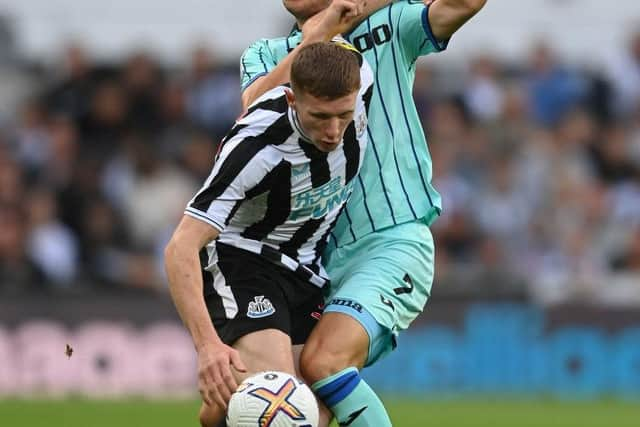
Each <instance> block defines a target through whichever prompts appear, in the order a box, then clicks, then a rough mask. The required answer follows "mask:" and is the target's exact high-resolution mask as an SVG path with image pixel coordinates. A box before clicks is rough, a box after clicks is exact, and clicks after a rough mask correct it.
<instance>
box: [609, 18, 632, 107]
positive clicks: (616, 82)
mask: <svg viewBox="0 0 640 427" xmlns="http://www.w3.org/2000/svg"><path fill="white" fill-rule="evenodd" d="M606 64H607V67H606V69H607V75H608V79H609V82H610V84H611V85H612V86H613V88H614V92H615V97H614V99H613V101H614V102H613V105H612V109H613V110H614V111H615V112H616V113H617V114H618V115H619V116H622V117H624V116H628V115H631V114H633V113H634V112H635V111H636V110H637V109H638V108H640V30H639V31H637V32H636V33H635V34H633V35H632V36H631V37H630V39H629V42H628V44H626V45H625V49H624V50H623V51H621V52H618V53H617V55H615V56H614V57H613V58H611V59H610V60H608V61H607V62H606Z"/></svg>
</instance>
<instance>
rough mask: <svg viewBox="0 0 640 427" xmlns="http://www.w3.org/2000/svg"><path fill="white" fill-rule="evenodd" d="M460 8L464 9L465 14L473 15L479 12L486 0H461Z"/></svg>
mask: <svg viewBox="0 0 640 427" xmlns="http://www.w3.org/2000/svg"><path fill="white" fill-rule="evenodd" d="M461 3H462V6H461V8H463V9H464V13H465V15H467V16H473V15H475V14H476V13H478V12H480V9H482V8H483V7H484V5H485V4H486V3H487V0H463V1H462V2H461Z"/></svg>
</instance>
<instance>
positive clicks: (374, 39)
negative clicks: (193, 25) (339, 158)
mask: <svg viewBox="0 0 640 427" xmlns="http://www.w3.org/2000/svg"><path fill="white" fill-rule="evenodd" d="M344 37H345V38H346V39H347V40H348V41H350V42H351V43H352V44H353V45H354V46H355V47H356V48H357V49H358V50H359V51H360V52H362V54H363V55H364V57H365V59H366V60H367V61H368V62H369V64H370V65H371V68H372V70H373V72H374V75H375V81H374V90H373V97H372V100H371V104H370V107H369V125H368V129H367V131H368V136H369V145H368V148H367V151H366V153H365V158H364V163H363V166H362V169H361V172H360V176H359V178H358V182H357V183H356V185H355V187H354V191H353V194H352V196H351V199H350V200H349V202H348V203H347V206H346V209H345V211H344V212H343V213H342V215H341V216H340V218H339V220H338V223H337V224H336V228H335V230H334V232H333V235H332V240H331V241H332V243H333V244H334V245H336V246H338V247H341V246H344V245H346V244H349V243H351V242H354V241H356V240H358V239H360V238H361V237H363V236H366V235H367V234H369V233H371V232H373V231H378V230H382V229H385V228H387V227H390V226H393V225H398V224H403V223H406V222H409V221H414V220H420V219H421V220H424V221H426V222H427V223H430V222H431V221H432V220H433V219H434V218H435V217H436V216H437V215H438V214H439V213H440V211H441V206H442V205H441V199H440V195H439V194H438V192H437V191H436V190H435V188H433V186H432V185H431V175H432V169H431V156H430V155H429V150H428V147H427V142H426V138H425V135H424V131H423V130H422V126H421V124H420V118H419V116H418V112H417V110H416V107H415V103H414V101H413V95H412V92H413V82H414V78H415V62H416V60H417V58H418V57H420V56H422V55H426V54H429V53H432V52H438V51H442V50H444V49H445V48H446V42H440V41H438V40H436V39H435V37H434V36H433V34H432V32H431V27H430V25H429V20H428V7H426V6H424V4H423V3H422V2H421V1H399V2H394V3H392V4H391V5H389V6H387V7H385V8H383V9H381V10H379V11H378V12H376V13H375V14H373V15H372V16H370V17H369V18H368V19H367V20H366V21H364V22H362V23H361V24H360V25H359V26H358V27H356V28H355V29H354V30H353V31H352V32H351V33H349V34H345V35H344ZM301 38H302V33H301V32H300V31H299V30H297V28H294V29H293V31H292V32H291V33H290V34H289V36H287V37H281V38H276V39H262V40H259V41H257V42H255V43H254V44H252V45H251V46H250V47H249V48H248V49H247V50H246V51H245V52H244V54H243V55H242V58H241V73H242V76H241V79H242V88H243V89H244V88H246V87H247V86H249V85H250V84H251V83H252V82H253V81H254V80H255V79H257V78H259V77H260V76H263V75H265V74H267V73H268V72H269V71H271V70H272V69H273V68H274V67H275V66H276V65H277V64H278V62H279V61H281V60H282V59H283V58H284V57H285V56H286V55H287V54H288V53H289V52H290V51H291V50H293V49H294V48H295V47H296V46H297V45H298V43H300V40H301Z"/></svg>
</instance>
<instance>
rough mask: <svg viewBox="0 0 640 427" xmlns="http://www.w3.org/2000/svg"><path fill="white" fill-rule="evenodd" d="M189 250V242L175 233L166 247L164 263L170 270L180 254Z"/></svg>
mask: <svg viewBox="0 0 640 427" xmlns="http://www.w3.org/2000/svg"><path fill="white" fill-rule="evenodd" d="M188 250H189V247H188V242H186V241H185V239H183V238H181V237H180V235H179V234H178V233H175V234H174V235H173V236H172V237H171V240H169V243H167V245H166V246H165V247H164V265H165V268H166V269H167V270H168V269H170V268H171V266H172V265H174V264H175V263H176V260H177V259H178V257H179V255H180V254H184V253H186V252H187V251H188Z"/></svg>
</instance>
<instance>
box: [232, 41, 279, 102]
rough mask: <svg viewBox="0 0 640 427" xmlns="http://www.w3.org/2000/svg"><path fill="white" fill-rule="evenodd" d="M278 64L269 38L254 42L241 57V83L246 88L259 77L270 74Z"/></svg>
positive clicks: (243, 88)
mask: <svg viewBox="0 0 640 427" xmlns="http://www.w3.org/2000/svg"><path fill="white" fill-rule="evenodd" d="M276 65H278V63H277V61H276V59H275V58H274V57H273V54H272V52H271V49H270V46H269V40H267V39H261V40H258V41H256V42H254V43H253V44H252V45H251V46H249V47H248V48H247V50H245V51H244V53H243V54H242V56H241V57H240V85H241V88H242V90H245V89H246V88H247V87H248V86H249V85H250V84H251V83H253V82H254V81H255V80H256V79H257V78H259V77H262V76H264V75H266V74H268V73H269V72H270V71H271V70H272V69H274V68H275V67H276Z"/></svg>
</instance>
